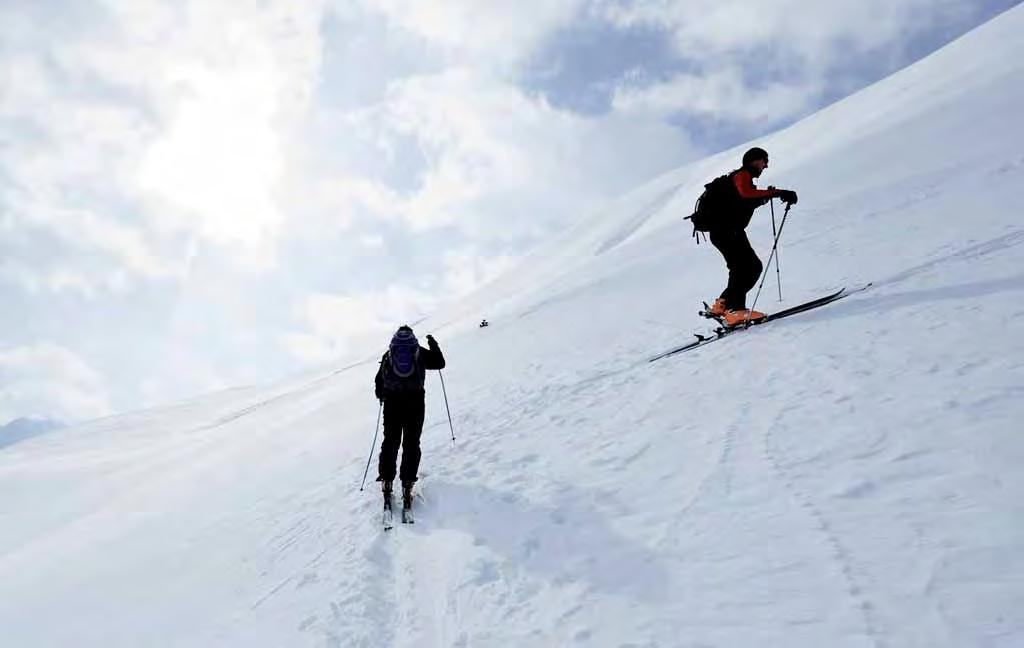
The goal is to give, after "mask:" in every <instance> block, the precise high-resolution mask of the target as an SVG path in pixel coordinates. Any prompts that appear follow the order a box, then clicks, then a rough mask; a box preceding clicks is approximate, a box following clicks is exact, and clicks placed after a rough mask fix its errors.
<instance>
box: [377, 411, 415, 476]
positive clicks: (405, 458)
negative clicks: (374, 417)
mask: <svg viewBox="0 0 1024 648" xmlns="http://www.w3.org/2000/svg"><path fill="white" fill-rule="evenodd" d="M423 410H424V407H423V393H422V392H419V393H414V394H402V395H394V396H387V397H386V398H385V399H384V442H383V443H381V445H380V458H379V461H378V464H377V474H378V476H379V477H380V481H394V480H395V464H396V463H397V462H398V448H399V446H401V448H402V470H401V472H400V474H399V477H400V479H401V480H402V482H414V481H416V473H417V471H418V470H419V467H420V434H421V433H422V432H423Z"/></svg>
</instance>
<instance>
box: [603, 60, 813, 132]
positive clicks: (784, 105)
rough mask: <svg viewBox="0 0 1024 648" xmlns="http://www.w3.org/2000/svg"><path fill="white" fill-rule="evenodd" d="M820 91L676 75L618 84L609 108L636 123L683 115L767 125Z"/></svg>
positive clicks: (726, 73) (715, 75)
mask: <svg viewBox="0 0 1024 648" xmlns="http://www.w3.org/2000/svg"><path fill="white" fill-rule="evenodd" d="M819 91H820V88H819V87H818V86H816V85H814V84H805V85H801V86H794V85H793V84H787V83H782V82H770V83H766V84H763V85H761V86H760V87H756V88H751V87H750V86H749V85H748V84H747V83H746V82H745V81H744V79H743V76H742V74H741V73H740V72H739V71H738V70H735V69H726V70H719V71H715V72H711V73H708V74H703V75H698V74H680V75H677V76H674V77H673V78H671V79H670V80H668V81H666V82H663V83H655V84H651V85H646V86H644V87H631V86H630V85H629V84H628V83H624V84H622V85H620V86H619V87H618V88H617V89H616V91H615V94H614V99H613V101H612V106H613V108H614V110H615V111H616V112H621V113H623V114H627V115H632V116H634V117H636V118H643V117H647V118H654V119H667V118H669V117H671V116H673V115H677V114H680V113H685V114H688V115H693V116H702V117H710V118H713V119H716V120H722V121H728V120H734V121H739V122H748V123H761V124H771V123H773V122H775V121H777V120H778V119H779V118H780V116H788V115H793V114H798V113H800V112H803V111H805V110H806V109H807V108H809V107H810V105H811V99H812V97H813V96H814V95H815V94H816V93H817V92H819Z"/></svg>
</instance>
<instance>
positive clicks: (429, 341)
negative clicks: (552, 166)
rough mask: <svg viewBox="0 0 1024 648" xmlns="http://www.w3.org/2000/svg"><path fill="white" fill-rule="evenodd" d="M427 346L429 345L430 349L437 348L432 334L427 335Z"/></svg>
mask: <svg viewBox="0 0 1024 648" xmlns="http://www.w3.org/2000/svg"><path fill="white" fill-rule="evenodd" d="M427 346H428V347H430V348H431V349H436V348H437V340H435V339H434V336H433V335H428V336H427Z"/></svg>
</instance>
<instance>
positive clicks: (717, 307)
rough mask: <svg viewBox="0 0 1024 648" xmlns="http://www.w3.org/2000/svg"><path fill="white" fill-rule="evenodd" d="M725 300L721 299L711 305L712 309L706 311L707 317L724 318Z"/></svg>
mask: <svg viewBox="0 0 1024 648" xmlns="http://www.w3.org/2000/svg"><path fill="white" fill-rule="evenodd" d="M725 311H726V308H725V300H724V299H722V298H721V297H719V298H718V299H716V300H715V301H714V303H713V304H711V307H710V308H708V309H707V310H706V311H704V315H705V316H706V317H715V318H718V317H724V316H725Z"/></svg>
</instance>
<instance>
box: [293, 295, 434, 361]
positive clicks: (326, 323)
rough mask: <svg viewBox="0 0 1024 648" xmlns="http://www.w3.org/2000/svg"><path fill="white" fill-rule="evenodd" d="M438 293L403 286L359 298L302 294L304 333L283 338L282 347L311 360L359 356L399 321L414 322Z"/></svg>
mask: <svg viewBox="0 0 1024 648" xmlns="http://www.w3.org/2000/svg"><path fill="white" fill-rule="evenodd" d="M436 303H437V299H436V297H433V296H431V295H430V294H428V293H425V292H422V291H418V290H415V289H411V288H408V287H406V286H401V285H392V286H389V287H388V288H387V289H385V290H382V291H376V292H373V293H369V294H364V295H360V296H346V295H332V294H317V295H311V296H309V297H307V298H306V300H305V303H304V305H303V309H302V310H303V315H304V316H305V318H306V321H307V323H308V326H309V331H308V332H306V333H297V334H288V335H285V336H284V337H283V343H284V345H285V347H286V348H287V349H288V350H289V351H290V352H291V353H293V354H294V355H296V356H298V357H299V358H301V359H303V360H304V361H305V362H309V363H323V362H330V361H332V360H337V359H338V358H339V357H342V356H346V355H349V356H351V355H353V354H358V355H360V356H361V355H363V354H367V353H371V352H372V351H375V350H376V349H378V348H379V347H381V346H382V345H385V344H386V343H387V340H388V339H390V336H391V334H392V333H393V332H394V330H395V328H397V327H398V326H399V325H400V324H410V325H415V323H416V321H418V320H419V319H421V318H422V317H423V316H424V315H425V314H426V313H427V312H428V311H429V309H430V308H431V307H432V306H434V304H436Z"/></svg>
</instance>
